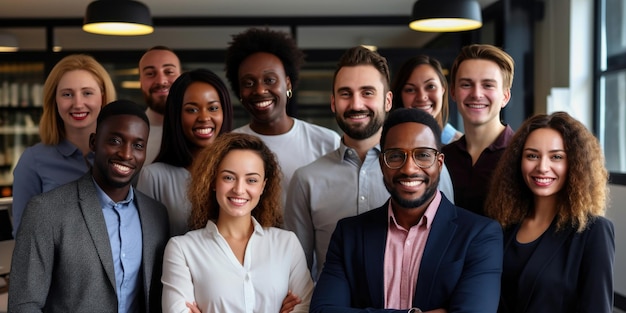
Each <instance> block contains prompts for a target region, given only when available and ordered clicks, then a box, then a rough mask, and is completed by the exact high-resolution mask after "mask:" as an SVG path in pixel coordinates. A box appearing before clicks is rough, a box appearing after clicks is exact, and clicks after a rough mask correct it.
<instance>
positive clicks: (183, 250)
mask: <svg viewBox="0 0 626 313" xmlns="http://www.w3.org/2000/svg"><path fill="white" fill-rule="evenodd" d="M280 192H281V189H280V169H279V166H278V164H277V162H276V158H275V156H274V154H273V153H272V152H271V151H270V150H269V149H268V148H267V146H266V145H265V144H264V143H263V141H262V140H261V139H259V138H258V137H256V136H252V135H246V134H234V133H231V134H223V135H222V136H220V137H218V138H216V140H215V141H214V143H213V144H212V145H211V146H210V147H208V148H206V149H204V150H203V151H202V152H201V153H200V155H199V156H198V157H197V158H196V159H195V160H194V163H193V166H192V170H191V182H190V184H189V192H188V193H189V200H190V201H191V205H192V208H191V217H190V226H191V231H189V232H188V233H187V234H186V235H184V236H177V237H173V238H171V239H170V241H169V243H168V244H167V247H166V249H165V257H164V262H163V277H162V281H163V311H164V312H200V311H201V312H204V313H211V312H276V313H278V312H290V311H291V310H292V309H293V311H294V312H308V311H309V302H310V300H311V294H312V292H313V282H312V280H311V275H310V274H309V271H308V269H307V264H306V260H305V258H304V252H303V250H302V247H301V246H300V242H299V241H298V239H297V238H296V236H295V234H293V233H292V232H289V231H286V230H282V229H279V228H277V227H278V226H280V225H281V223H282V213H281V212H282V209H281V208H280Z"/></svg>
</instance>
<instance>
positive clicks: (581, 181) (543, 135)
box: [486, 112, 615, 313]
mask: <svg viewBox="0 0 626 313" xmlns="http://www.w3.org/2000/svg"><path fill="white" fill-rule="evenodd" d="M607 183H608V174H607V170H606V168H605V167H604V156H603V154H602V150H601V148H600V145H599V144H598V141H597V140H596V138H595V137H594V136H593V134H592V133H591V132H589V131H588V130H587V128H585V126H584V125H583V124H582V123H580V122H579V121H577V120H575V119H574V118H572V117H571V116H570V115H569V114H567V113H564V112H556V113H553V114H551V115H546V114H539V115H535V116H533V117H531V118H529V119H528V120H526V122H524V124H523V125H522V126H521V127H520V128H519V130H518V131H517V132H516V134H515V136H514V137H513V139H512V141H511V143H509V145H508V147H507V149H506V151H505V153H504V155H503V156H502V159H501V161H500V163H499V164H498V167H497V170H496V173H495V175H494V176H493V178H492V185H491V190H490V193H489V196H488V200H487V203H486V212H487V214H488V215H489V216H491V217H492V218H494V219H496V220H497V221H499V222H500V224H501V225H502V226H503V227H504V230H505V236H504V265H503V273H502V293H501V296H500V307H499V310H498V312H500V313H513V312H515V313H522V312H533V313H537V312H550V313H560V312H562V313H565V312H567V313H570V312H593V313H604V312H606V313H610V312H612V310H613V263H614V255H615V240H614V237H615V236H614V228H613V224H612V223H611V221H609V220H607V219H606V218H604V217H603V215H604V212H605V204H606V199H607Z"/></svg>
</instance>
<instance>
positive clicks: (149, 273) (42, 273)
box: [8, 100, 169, 312]
mask: <svg viewBox="0 0 626 313" xmlns="http://www.w3.org/2000/svg"><path fill="white" fill-rule="evenodd" d="M149 129H150V127H149V122H148V118H147V117H146V114H145V112H144V109H143V108H142V107H141V106H139V105H138V104H136V103H134V102H131V101H125V100H118V101H114V102H112V103H110V104H108V105H107V106H104V107H103V108H102V111H101V112H100V114H99V115H98V120H97V127H96V132H95V133H92V134H91V136H90V139H89V147H90V149H91V150H92V151H93V152H94V164H93V167H92V168H91V171H90V172H89V173H87V174H86V175H85V176H83V177H82V178H80V179H78V180H76V181H74V182H71V183H68V184H66V185H63V186H60V187H58V188H56V189H53V190H51V191H49V192H46V193H43V194H41V195H39V196H36V197H34V198H32V199H31V201H30V202H29V203H28V206H27V207H26V211H25V213H24V218H23V219H22V224H21V226H20V228H19V230H18V232H17V238H16V241H15V250H14V252H13V263H12V265H11V283H10V285H9V307H8V308H9V311H10V312H41V311H46V312H94V311H100V312H161V291H162V284H161V280H160V277H161V268H162V263H163V251H164V248H165V244H166V243H167V240H168V238H169V233H168V232H169V231H168V230H169V225H168V218H167V211H166V210H165V207H164V206H163V205H162V204H161V203H159V202H157V201H156V200H153V199H152V198H150V197H148V196H146V195H144V194H142V193H141V192H139V191H137V190H134V188H132V186H131V181H132V180H133V178H134V177H135V176H136V175H137V174H138V173H139V171H140V170H141V167H142V165H143V163H144V160H145V157H146V152H145V145H146V142H147V140H148V134H149Z"/></svg>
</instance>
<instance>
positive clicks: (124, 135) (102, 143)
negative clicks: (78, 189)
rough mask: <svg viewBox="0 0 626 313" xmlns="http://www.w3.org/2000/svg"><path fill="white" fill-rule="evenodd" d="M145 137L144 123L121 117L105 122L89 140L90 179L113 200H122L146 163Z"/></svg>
mask: <svg viewBox="0 0 626 313" xmlns="http://www.w3.org/2000/svg"><path fill="white" fill-rule="evenodd" d="M148 133H149V127H148V124H146V122H145V121H144V120H143V119H141V118H139V117H138V116H135V115H127V114H122V115H115V116H111V117H109V118H106V119H105V120H104V121H102V125H100V126H99V127H98V130H97V132H96V133H95V134H92V135H91V137H90V138H89V147H90V149H91V150H92V151H93V152H94V153H95V157H94V164H93V168H92V174H93V178H94V180H95V181H96V182H97V183H98V186H100V188H102V190H104V192H105V193H106V194H107V195H108V196H109V197H110V198H111V199H112V200H114V201H120V200H122V199H124V197H125V196H126V195H127V194H128V189H129V187H130V183H131V182H132V180H133V178H134V177H135V176H136V175H138V174H139V171H140V170H141V167H142V166H143V163H144V161H145V159H146V150H145V146H146V142H147V141H148ZM120 196H121V198H120Z"/></svg>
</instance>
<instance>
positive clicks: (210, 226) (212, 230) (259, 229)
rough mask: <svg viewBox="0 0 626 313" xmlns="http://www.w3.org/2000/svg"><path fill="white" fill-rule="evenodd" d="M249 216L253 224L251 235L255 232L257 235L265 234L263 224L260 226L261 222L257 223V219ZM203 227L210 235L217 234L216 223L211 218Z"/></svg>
mask: <svg viewBox="0 0 626 313" xmlns="http://www.w3.org/2000/svg"><path fill="white" fill-rule="evenodd" d="M251 218H252V225H253V226H254V233H253V235H254V234H257V235H259V236H263V235H264V234H265V230H264V229H263V226H261V224H259V222H257V220H256V219H255V218H254V217H251ZM205 229H206V231H207V232H208V233H209V234H210V235H211V237H213V236H218V235H219V230H218V229H217V224H216V223H215V221H213V220H209V221H208V222H207V223H206V227H205ZM220 236H221V235H220Z"/></svg>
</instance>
